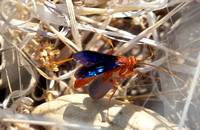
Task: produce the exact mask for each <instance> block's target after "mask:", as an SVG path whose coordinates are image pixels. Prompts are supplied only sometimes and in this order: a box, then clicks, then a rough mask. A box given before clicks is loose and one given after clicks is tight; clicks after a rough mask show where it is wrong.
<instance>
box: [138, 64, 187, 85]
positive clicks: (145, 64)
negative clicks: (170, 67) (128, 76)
mask: <svg viewBox="0 0 200 130" xmlns="http://www.w3.org/2000/svg"><path fill="white" fill-rule="evenodd" d="M139 64H144V65H148V66H152V67H155V68H157V69H160V70H163V71H165V72H167V73H169V74H171V75H172V76H174V77H176V78H177V79H179V80H180V81H182V82H183V83H185V82H184V81H183V80H182V79H181V78H179V77H178V76H176V75H175V74H173V73H171V72H169V71H167V70H166V69H163V68H161V67H158V66H155V65H152V64H148V63H139Z"/></svg>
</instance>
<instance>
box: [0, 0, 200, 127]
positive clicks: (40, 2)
mask: <svg viewBox="0 0 200 130" xmlns="http://www.w3.org/2000/svg"><path fill="white" fill-rule="evenodd" d="M190 2H191V1H189V0H146V1H144V0H66V1H63V0H53V1H50V0H49V1H48V0H2V1H1V9H0V10H1V12H0V20H1V21H0V29H1V31H0V32H1V35H0V42H1V57H2V61H1V70H2V71H1V79H2V80H1V81H2V82H1V86H0V91H1V96H0V97H1V102H2V103H1V109H0V117H1V126H0V127H1V128H4V129H6V128H27V129H35V127H33V125H32V124H34V125H36V124H41V121H44V119H41V118H34V119H33V118H32V117H31V115H29V114H30V113H31V111H32V109H33V108H34V107H35V106H37V105H39V104H41V103H42V102H47V101H51V100H53V99H55V98H58V97H60V96H62V95H66V94H76V93H87V91H86V89H85V88H86V87H83V88H81V89H78V90H74V89H73V83H74V81H75V78H74V77H73V74H74V72H75V71H76V69H77V68H78V67H79V66H80V65H79V64H77V63H75V62H73V61H69V62H66V63H62V64H52V65H49V66H46V67H36V66H42V65H45V64H49V63H52V62H56V61H61V60H64V59H67V58H70V57H72V55H73V54H74V53H76V52H77V51H81V50H93V51H97V52H101V53H105V54H107V53H108V52H109V51H110V49H111V46H110V45H109V44H108V43H107V42H106V41H105V40H103V39H101V38H100V37H99V34H101V35H104V36H105V37H107V38H108V39H111V40H112V43H113V44H114V46H115V48H114V55H117V54H119V53H120V54H121V55H126V56H131V55H133V56H135V57H136V58H137V59H144V58H146V57H148V56H149V55H150V53H149V49H148V47H147V44H148V45H151V47H152V49H153V52H154V56H153V58H151V59H149V60H147V61H145V62H147V63H151V64H153V65H155V66H161V67H164V68H166V69H167V70H169V71H170V72H173V73H174V74H175V75H177V76H178V77H180V78H181V79H183V80H184V81H185V84H184V83H182V82H181V81H179V80H177V79H176V78H175V77H173V76H170V75H169V74H168V73H166V72H163V71H162V70H159V69H156V68H154V67H150V66H141V67H139V68H137V69H138V70H139V71H141V72H143V73H147V72H148V73H147V74H148V75H149V76H151V77H155V78H148V77H142V78H141V79H140V80H139V82H137V83H136V82H135V81H136V79H137V78H136V76H137V75H135V76H131V77H130V78H129V79H127V80H125V81H124V82H122V83H120V88H119V89H118V91H117V93H116V94H115V96H114V98H115V99H118V100H121V101H125V102H129V103H134V104H138V105H141V106H144V107H148V108H150V109H152V110H154V111H157V112H159V113H160V114H162V115H164V116H165V117H166V118H167V119H169V120H171V121H172V122H174V123H177V124H178V123H180V128H181V127H182V126H183V125H181V124H184V123H183V121H184V120H185V117H184V116H182V113H184V112H185V111H184V110H183V106H184V104H185V102H186V101H188V102H189V104H190V105H192V109H194V110H195V113H199V110H197V109H198V104H199V101H196V100H194V101H190V98H187V95H188V93H189V92H190V93H189V94H191V93H192V92H191V91H189V90H190V87H192V86H191V85H189V84H190V83H191V82H192V83H194V82H195V81H192V80H193V75H194V74H195V72H196V71H195V69H196V66H197V56H198V53H197V52H198V51H197V50H198V49H199V47H197V46H196V47H197V48H195V47H194V50H187V49H188V48H189V47H188V46H189V45H191V43H190V42H193V43H194V41H195V40H196V41H195V44H197V43H196V42H197V41H198V39H197V38H193V39H191V41H187V43H184V45H183V44H179V43H178V42H175V41H176V38H177V37H179V33H174V32H176V29H177V28H178V27H179V26H180V25H181V24H182V23H184V22H185V21H187V20H188V19H189V18H188V17H189V16H190V15H191V14H188V15H187V16H188V17H187V18H185V17H184V18H183V16H184V15H185V13H186V12H189V11H190V10H191V8H193V7H194V6H192V7H191V5H190ZM197 3H198V2H197ZM184 10H186V11H184ZM184 20H185V21H184ZM174 37H175V38H174ZM185 37H186V39H189V37H187V36H185ZM170 40H171V41H170ZM172 40H173V41H174V42H173V44H172ZM169 48H171V49H169ZM195 49H196V50H195ZM192 51H194V52H195V54H194V53H192ZM197 70H198V68H197ZM195 85H196V84H195V83H194V86H195ZM197 91H198V92H199V90H197ZM110 94H112V93H108V94H107V95H106V96H108V97H109V96H110ZM197 98H199V95H197ZM160 106H162V107H160ZM158 108H159V110H158ZM186 108H187V106H186ZM186 113H187V111H186ZM195 113H192V114H194V115H195ZM190 114H191V113H190ZM181 119H182V122H179V121H181ZM191 122H193V123H192V124H191ZM42 123H44V124H45V123H46V125H48V123H49V125H50V126H52V125H53V126H54V125H55V126H57V124H54V123H53V122H51V121H47V120H45V121H44V122H42ZM186 126H187V127H190V128H195V129H196V128H199V127H200V125H199V122H197V121H196V117H187V120H186Z"/></svg>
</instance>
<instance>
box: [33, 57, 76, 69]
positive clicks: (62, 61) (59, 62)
mask: <svg viewBox="0 0 200 130" xmlns="http://www.w3.org/2000/svg"><path fill="white" fill-rule="evenodd" d="M70 60H73V58H69V59H66V60H61V61H58V62H52V63H49V64H45V65H42V66H35V67H45V66H49V65H52V64H56V65H57V64H61V63H64V62H67V61H70Z"/></svg>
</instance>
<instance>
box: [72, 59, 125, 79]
mask: <svg viewBox="0 0 200 130" xmlns="http://www.w3.org/2000/svg"><path fill="white" fill-rule="evenodd" d="M120 65H121V64H119V63H116V62H115V60H112V61H107V62H102V63H99V64H95V65H93V66H82V67H80V68H79V69H78V70H77V71H76V73H75V75H74V76H75V77H76V78H77V79H85V78H90V77H94V76H97V75H99V74H102V73H104V72H106V71H109V70H111V69H114V68H117V67H119V66H120Z"/></svg>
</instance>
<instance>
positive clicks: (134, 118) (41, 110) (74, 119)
mask: <svg viewBox="0 0 200 130" xmlns="http://www.w3.org/2000/svg"><path fill="white" fill-rule="evenodd" d="M107 106H108V99H106V98H102V99H98V100H93V99H91V98H90V97H89V96H88V95H87V94H74V95H66V96H62V97H60V98H58V99H56V100H53V101H51V102H46V103H43V104H41V105H40V106H38V107H36V108H35V109H34V110H33V111H32V114H33V115H40V116H44V117H47V118H51V119H53V120H56V121H64V122H67V123H70V124H78V123H79V122H81V123H86V124H88V125H92V126H94V127H101V128H102V129H122V128H123V129H141V130H144V129H150V130H152V129H156V130H159V129H162V130H165V129H177V125H175V124H172V123H170V122H169V121H167V119H165V118H164V117H162V116H161V115H159V114H157V113H155V112H153V111H151V110H149V109H146V108H144V107H140V106H136V105H132V104H127V103H122V102H120V101H116V100H112V101H111V104H110V109H109V120H110V122H111V123H109V122H108V121H107Z"/></svg>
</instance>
